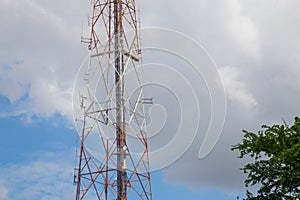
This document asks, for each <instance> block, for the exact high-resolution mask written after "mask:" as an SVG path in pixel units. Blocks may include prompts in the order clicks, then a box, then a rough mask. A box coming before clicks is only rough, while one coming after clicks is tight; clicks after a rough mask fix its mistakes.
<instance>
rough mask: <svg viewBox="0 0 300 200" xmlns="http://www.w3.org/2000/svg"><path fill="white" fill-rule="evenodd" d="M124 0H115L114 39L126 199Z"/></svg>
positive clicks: (122, 197)
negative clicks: (123, 53) (122, 11)
mask: <svg viewBox="0 0 300 200" xmlns="http://www.w3.org/2000/svg"><path fill="white" fill-rule="evenodd" d="M121 10H122V1H121V0H114V28H115V31H114V39H115V87H116V94H115V95H116V104H117V105H116V116H117V117H116V118H117V121H116V137H117V152H118V153H117V169H118V172H117V185H118V193H119V196H118V200H126V199H127V198H126V187H127V186H126V171H125V170H124V168H125V166H124V165H125V163H126V157H125V149H124V147H125V140H126V130H125V127H124V126H125V113H124V106H125V105H124V99H125V98H124V97H125V96H124V78H123V76H124V63H123V55H122V52H123V38H122V36H123V29H122V13H121Z"/></svg>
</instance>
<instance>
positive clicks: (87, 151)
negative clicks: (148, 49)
mask: <svg viewBox="0 0 300 200" xmlns="http://www.w3.org/2000/svg"><path fill="white" fill-rule="evenodd" d="M91 5H92V13H91V16H90V17H89V21H90V22H89V26H90V27H91V32H90V37H88V38H82V41H83V42H85V43H88V50H89V56H88V57H87V58H86V60H85V62H84V63H85V64H83V67H84V75H83V77H82V84H81V85H80V87H79V89H78V94H76V95H78V104H79V107H80V111H79V112H80V117H79V118H77V122H78V124H80V127H81V128H80V131H81V133H80V135H79V138H80V145H79V146H80V147H79V149H78V152H77V159H78V164H77V165H76V168H75V173H74V182H75V184H76V200H81V199H98V200H111V199H112V200H127V199H128V200H136V199H145V200H151V199H152V191H151V182H150V167H149V165H150V164H149V157H148V149H149V148H148V141H147V133H146V116H145V110H144V104H149V103H151V101H152V99H150V98H145V97H144V96H143V84H142V79H141V73H142V68H141V49H140V42H139V22H138V20H137V9H136V2H135V0H92V1H91ZM77 127H78V126H77Z"/></svg>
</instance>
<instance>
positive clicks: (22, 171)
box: [0, 149, 75, 200]
mask: <svg viewBox="0 0 300 200" xmlns="http://www.w3.org/2000/svg"><path fill="white" fill-rule="evenodd" d="M72 152H74V149H70V150H68V149H64V150H62V151H57V152H40V153H38V154H35V155H33V158H34V159H32V161H29V162H27V163H20V164H6V165H5V166H2V169H1V170H2V175H1V179H2V180H6V181H5V182H4V181H0V197H1V199H5V198H6V199H15V200H18V199H20V200H21V199H22V200H23V199H24V200H25V199H28V200H29V199H30V200H35V199H36V200H37V199H43V200H46V199H72V198H74V193H75V187H74V185H73V183H72V181H73V175H72V173H73V172H72V168H73V167H74V166H72V156H71V155H74V153H72Z"/></svg>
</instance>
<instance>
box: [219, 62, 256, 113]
mask: <svg viewBox="0 0 300 200" xmlns="http://www.w3.org/2000/svg"><path fill="white" fill-rule="evenodd" d="M219 73H220V75H221V77H222V79H223V83H224V86H225V89H226V92H227V94H228V97H229V99H230V100H232V101H235V102H237V103H239V104H241V105H243V106H245V107H246V108H247V109H253V108H254V107H255V106H256V105H257V102H256V100H255V98H254V97H253V94H252V93H251V92H250V91H249V89H248V88H246V82H244V81H243V80H241V76H240V73H241V72H240V71H239V70H238V69H237V68H234V67H229V66H226V67H222V68H220V69H219Z"/></svg>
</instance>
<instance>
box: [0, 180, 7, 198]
mask: <svg viewBox="0 0 300 200" xmlns="http://www.w3.org/2000/svg"><path fill="white" fill-rule="evenodd" d="M0 199H2V200H8V189H7V187H6V185H5V183H4V180H2V179H1V180H0Z"/></svg>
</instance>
